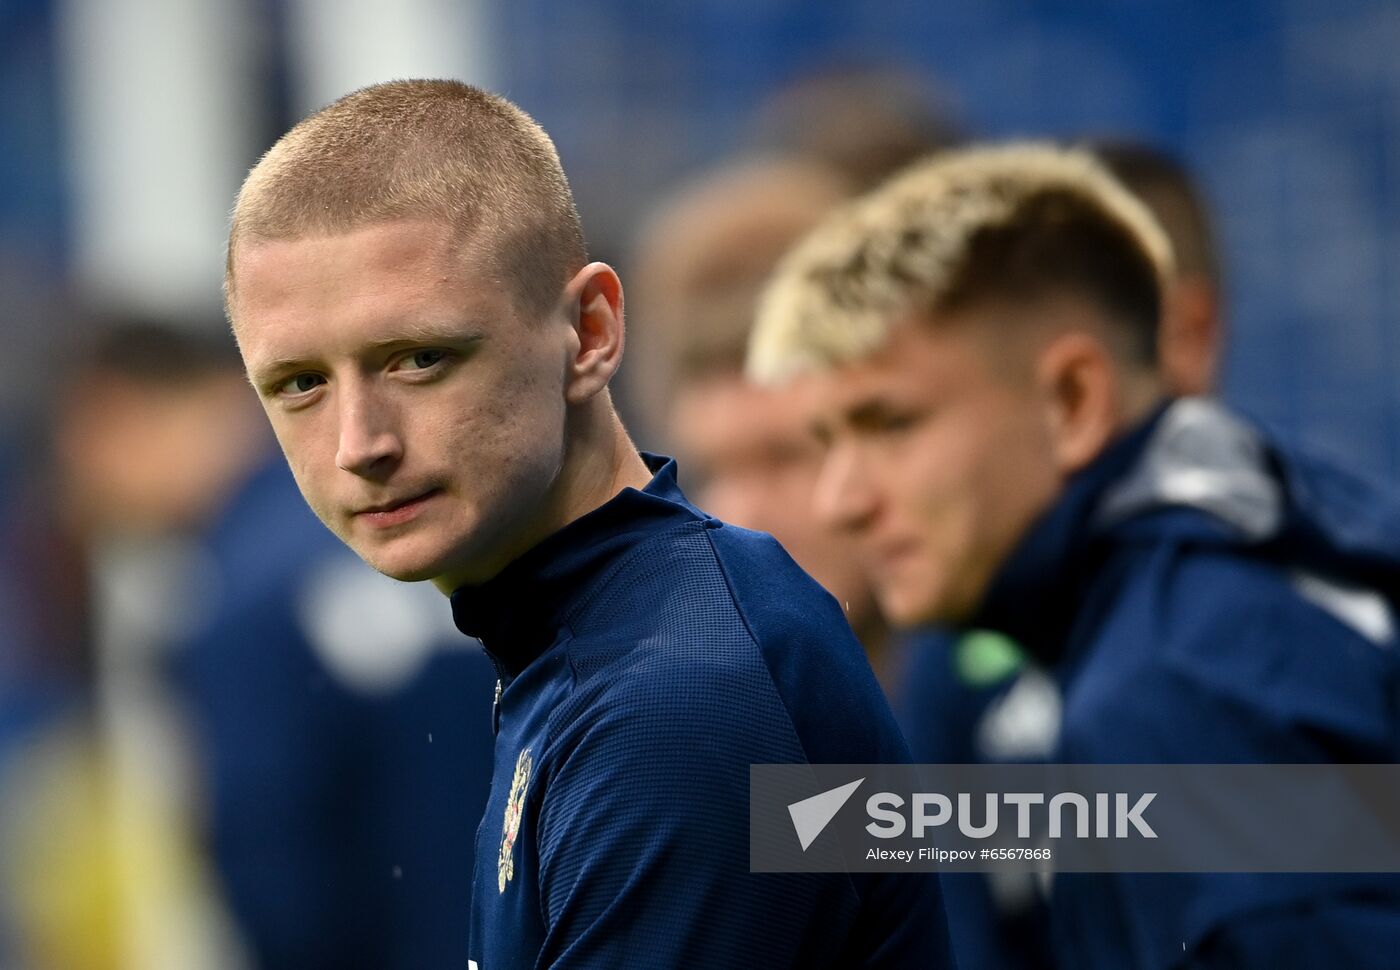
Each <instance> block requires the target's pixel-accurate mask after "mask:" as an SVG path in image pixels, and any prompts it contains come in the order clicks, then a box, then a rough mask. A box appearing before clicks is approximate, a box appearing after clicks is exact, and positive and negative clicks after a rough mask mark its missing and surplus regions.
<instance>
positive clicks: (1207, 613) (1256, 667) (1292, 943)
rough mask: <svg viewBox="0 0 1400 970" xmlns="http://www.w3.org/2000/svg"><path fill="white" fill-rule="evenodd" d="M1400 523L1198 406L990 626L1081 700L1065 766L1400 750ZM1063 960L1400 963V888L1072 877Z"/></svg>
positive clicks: (1091, 483) (1165, 415) (1358, 489)
mask: <svg viewBox="0 0 1400 970" xmlns="http://www.w3.org/2000/svg"><path fill="white" fill-rule="evenodd" d="M1397 602H1400V509H1397V507H1396V505H1394V504H1393V503H1392V502H1391V501H1389V500H1388V499H1387V498H1386V497H1385V496H1383V495H1380V494H1378V493H1376V492H1375V491H1373V490H1371V489H1369V488H1368V487H1366V486H1364V485H1362V484H1360V483H1358V482H1357V481H1355V480H1353V479H1351V478H1348V477H1346V476H1344V475H1342V474H1341V473H1339V472H1337V471H1335V470H1332V469H1329V468H1327V467H1325V466H1323V465H1320V464H1318V463H1316V462H1314V461H1311V460H1308V459H1304V458H1301V457H1298V456H1294V455H1291V454H1289V453H1287V452H1285V451H1284V450H1282V449H1280V448H1278V447H1275V446H1273V445H1271V444H1270V443H1269V442H1268V441H1267V440H1266V439H1265V438H1264V437H1263V436H1262V435H1261V434H1260V433H1259V432H1257V431H1256V430H1255V429H1254V428H1252V427H1251V426H1249V425H1248V424H1246V423H1244V422H1243V421H1241V420H1239V419H1238V418H1236V417H1234V416H1233V415H1231V414H1230V413H1229V412H1228V411H1226V410H1225V409H1224V408H1223V407H1221V406H1219V405H1216V404H1213V403H1208V402H1206V401H1202V400H1194V399H1185V400H1181V401H1177V402H1175V403H1173V404H1171V405H1170V406H1168V407H1167V408H1166V409H1165V410H1164V411H1163V412H1161V413H1159V414H1158V415H1156V416H1155V417H1154V418H1153V419H1152V420H1150V421H1149V422H1147V423H1146V424H1145V425H1144V426H1142V427H1140V428H1138V429H1137V430H1135V431H1133V432H1132V433H1130V434H1128V435H1126V436H1125V437H1124V438H1122V439H1121V440H1119V441H1118V442H1116V443H1115V444H1114V445H1113V446H1111V447H1110V448H1109V449H1108V450H1107V451H1106V452H1105V453H1104V454H1103V455H1101V456H1100V457H1099V458H1098V459H1097V460H1096V461H1095V462H1094V463H1093V464H1092V465H1091V466H1090V467H1089V468H1087V469H1086V470H1085V471H1084V472H1082V473H1081V474H1079V475H1078V476H1076V477H1075V478H1074V479H1073V480H1072V481H1071V483H1070V485H1069V487H1068V489H1067V491H1066V492H1065V493H1064V494H1063V495H1062V496H1061V498H1060V499H1059V501H1058V502H1057V503H1056V504H1055V505H1054V506H1053V507H1052V509H1051V510H1050V511H1049V512H1048V514H1046V515H1045V516H1043V517H1042V518H1041V519H1040V520H1039V521H1038V523H1037V524H1036V525H1035V526H1034V527H1033V528H1032V530H1031V532H1030V534H1029V535H1028V536H1027V537H1026V538H1025V539H1024V540H1023V541H1022V542H1021V543H1020V544H1019V546H1018V548H1017V550H1016V551H1015V552H1014V553H1013V555H1012V557H1011V559H1010V561H1009V562H1008V563H1007V564H1006V565H1005V567H1004V568H1003V569H1002V570H1001V571H1000V573H999V574H998V577H997V578H996V579H995V580H994V582H993V585H992V588H991V590H990V592H989V594H988V597H987V600H986V603H985V608H984V609H983V611H982V613H981V615H980V616H979V617H978V618H977V625H978V626H984V627H988V628H992V629H997V630H1000V631H1003V632H1005V633H1007V634H1009V635H1011V636H1012V637H1013V638H1014V639H1016V640H1017V641H1018V642H1020V643H1021V644H1022V645H1024V646H1025V647H1026V648H1027V649H1028V650H1029V651H1030V652H1031V653H1032V654H1033V655H1034V656H1036V657H1037V658H1038V659H1039V660H1040V661H1041V662H1042V663H1044V664H1045V665H1047V666H1048V667H1050V668H1051V669H1053V670H1054V671H1055V672H1056V673H1057V676H1058V679H1059V681H1060V686H1061V689H1062V692H1063V723H1062V726H1061V733H1060V743H1059V750H1058V757H1059V759H1060V760H1063V761H1067V762H1104V763H1136V762H1157V763H1205V762H1217V763H1247V762H1264V763H1316V762H1393V761H1395V760H1397V756H1400V707H1398V706H1397V705H1398V704H1400V656H1398V655H1397V648H1398V646H1400V645H1398V644H1397V636H1396V623H1395V613H1394V607H1395V604H1396V603H1397ZM1050 905H1051V909H1052V919H1053V923H1054V934H1055V948H1056V951H1057V952H1056V956H1057V957H1058V959H1059V961H1060V965H1063V966H1066V967H1075V968H1078V970H1097V968H1104V970H1122V968H1125V967H1134V968H1137V967H1141V968H1165V967H1187V966H1189V967H1193V968H1195V967H1245V968H1252V967H1261V968H1268V970H1284V968H1292V967H1298V968H1305V967H1306V968H1311V967H1323V966H1336V967H1343V966H1344V967H1348V968H1368V967H1377V968H1379V967H1393V966H1395V965H1396V959H1397V957H1396V954H1397V953H1400V876H1389V875H1382V876H1376V875H1349V876H1330V875H1328V876H1317V875H1311V876H1310V875H1272V874H1264V875H1170V876H1168V875H1100V876H1096V875H1081V876H1068V877H1066V876H1060V877H1058V878H1057V879H1056V880H1055V883H1054V887H1053V894H1052V897H1051V904H1050Z"/></svg>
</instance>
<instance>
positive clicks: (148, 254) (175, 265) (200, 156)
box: [58, 0, 259, 319]
mask: <svg viewBox="0 0 1400 970" xmlns="http://www.w3.org/2000/svg"><path fill="white" fill-rule="evenodd" d="M58 8H59V11H60V18H59V44H60V51H61V53H60V56H61V58H62V64H63V72H62V76H63V85H64V95H65V107H66V119H67V138H68V149H69V158H70V171H71V172H72V177H73V188H74V196H75V198H74V209H75V225H74V232H73V239H74V246H75V254H74V255H75V270H76V278H77V282H78V285H79V286H80V288H81V289H82V291H83V292H84V294H85V295H86V296H87V297H88V298H89V299H92V300H94V301H96V302H97V303H98V305H101V306H111V305H115V306H117V307H119V308H127V309H133V310H146V311H152V312H157V313H162V314H166V315H170V316H173V317H176V318H177V319H178V318H179V317H181V316H184V315H190V314H207V313H209V312H210V311H211V310H216V309H217V308H218V306H219V299H220V296H219V285H220V282H221V280H222V270H223V254H224V245H225V234H226V231H227V214H228V210H229V207H230V205H231V204H232V201H233V195H234V193H235V192H236V191H237V188H238V185H239V183H240V181H241V179H242V176H243V173H244V171H245V170H246V168H247V166H248V165H249V164H250V163H251V162H252V161H253V158H252V157H250V153H251V151H252V141H253V139H254V138H255V137H256V131H257V128H256V118H257V112H258V110H259V107H258V105H256V104H254V103H252V102H253V98H255V97H256V96H257V91H258V88H257V87H256V86H255V85H253V84H251V83H250V79H251V71H252V70H253V67H252V57H251V55H252V53H253V45H252V41H253V40H254V39H255V37H256V24H255V23H254V22H253V20H252V18H253V16H254V13H253V11H252V9H251V5H250V4H248V3H246V2H243V0H59V2H58Z"/></svg>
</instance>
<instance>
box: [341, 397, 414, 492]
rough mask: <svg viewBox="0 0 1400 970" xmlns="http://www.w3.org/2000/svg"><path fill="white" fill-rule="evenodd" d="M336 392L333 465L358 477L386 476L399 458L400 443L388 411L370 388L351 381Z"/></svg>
mask: <svg viewBox="0 0 1400 970" xmlns="http://www.w3.org/2000/svg"><path fill="white" fill-rule="evenodd" d="M338 391H339V395H338V398H339V406H340V440H339V442H338V447H337V448H336V453H335V463H336V466H337V467H338V468H343V469H344V470H345V471H347V472H350V473H351V474H353V475H359V476H361V477H362V478H377V477H382V476H384V475H386V474H388V473H389V472H390V471H392V470H393V469H394V468H395V467H397V465H398V463H399V460H400V459H402V458H403V441H402V439H401V438H400V436H399V434H398V432H397V430H396V427H397V425H396V421H395V416H394V413H393V410H392V408H391V407H390V406H389V405H388V404H387V403H386V402H383V401H381V400H379V399H378V398H377V397H376V396H375V395H374V394H373V392H372V391H371V389H369V388H368V387H364V386H361V385H357V384H355V383H353V382H345V383H342V384H341V386H340V388H339V389H338Z"/></svg>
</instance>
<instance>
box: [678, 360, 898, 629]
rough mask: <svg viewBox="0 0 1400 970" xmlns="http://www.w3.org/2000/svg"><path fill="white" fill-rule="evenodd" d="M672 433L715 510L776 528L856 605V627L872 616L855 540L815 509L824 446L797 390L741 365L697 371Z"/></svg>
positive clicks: (739, 521) (808, 566) (698, 493)
mask: <svg viewBox="0 0 1400 970" xmlns="http://www.w3.org/2000/svg"><path fill="white" fill-rule="evenodd" d="M671 432H672V435H673V437H674V438H675V440H676V446H677V450H678V451H679V452H680V454H681V455H682V457H683V458H684V464H683V468H684V470H685V473H686V477H687V480H688V481H695V482H699V483H700V487H699V488H698V489H695V490H693V493H692V494H693V495H694V496H695V499H696V501H697V502H698V503H699V505H700V506H701V507H702V508H704V509H705V511H707V512H709V513H711V514H712V515H715V516H718V517H719V518H721V519H724V520H725V521H726V522H732V523H733V524H735V525H738V526H743V527H744V528H748V529H758V530H760V531H763V532H767V533H770V534H771V535H773V536H774V537H775V538H777V540H778V541H779V542H781V543H782V544H783V546H784V548H786V549H787V551H788V552H789V553H790V554H791V555H792V557H793V559H795V560H797V562H798V564H799V565H800V566H802V568H803V569H805V570H807V572H808V573H810V574H811V575H812V577H813V578H814V579H816V581H817V582H819V583H821V585H822V586H823V587H825V588H826V590H827V591H828V592H830V593H831V594H832V595H833V596H835V597H836V599H837V600H838V601H840V602H841V603H842V604H843V605H844V606H845V607H846V608H847V610H848V611H849V613H850V619H851V623H852V624H853V625H855V626H857V627H858V626H860V625H861V624H863V623H865V622H867V621H868V620H869V619H871V617H870V615H869V614H870V611H871V609H872V607H873V605H874V604H873V602H872V601H871V596H870V591H869V584H868V583H867V582H866V581H865V577H864V575H863V573H862V572H861V570H860V566H859V564H858V563H857V562H856V561H855V557H854V555H853V552H854V550H853V549H852V543H851V540H850V538H849V537H847V536H845V535H843V534H841V533H840V532H838V531H836V530H835V529H832V528H831V527H830V526H828V525H827V524H826V523H823V522H819V521H817V519H816V517H815V516H814V515H813V510H812V497H813V490H814V488H815V486H816V483H817V473H818V471H819V470H820V464H821V448H820V446H819V445H818V444H817V442H816V440H815V439H813V438H812V437H811V435H810V434H809V433H808V431H807V426H806V423H805V421H804V412H803V410H802V400H801V398H800V397H799V396H798V395H797V394H795V393H793V392H792V391H791V390H784V389H778V390H773V389H769V388H763V387H756V386H754V385H753V384H750V383H749V382H747V381H745V380H744V379H743V376H742V375H741V374H737V373H736V374H732V375H731V374H718V375H715V376H710V377H703V378H695V379H692V380H689V381H687V382H685V383H684V384H682V385H681V386H680V387H679V388H678V389H677V391H676V398H675V405H674V408H673V412H672V417H671Z"/></svg>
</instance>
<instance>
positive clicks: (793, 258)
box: [748, 143, 1172, 383]
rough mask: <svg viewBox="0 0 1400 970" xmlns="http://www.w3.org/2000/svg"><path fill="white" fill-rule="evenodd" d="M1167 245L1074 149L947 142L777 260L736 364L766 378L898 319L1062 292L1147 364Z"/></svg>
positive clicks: (855, 348)
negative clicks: (1086, 306)
mask: <svg viewBox="0 0 1400 970" xmlns="http://www.w3.org/2000/svg"><path fill="white" fill-rule="evenodd" d="M1171 274H1172V255H1171V247H1170V244H1169V243H1168V241H1167V237H1166V235H1165V233H1163V231H1162V229H1161V227H1160V226H1159V225H1158V224H1157V222H1156V220H1155V219H1154V218H1153V217H1152V215H1151V214H1150V213H1149V212H1148V210H1147V208H1146V207H1145V206H1144V205H1143V204H1142V203H1141V202H1140V201H1138V200H1137V199H1136V198H1135V197H1134V196H1132V195H1131V194H1130V193H1129V192H1128V191H1127V190H1126V189H1125V188H1123V187H1122V186H1121V185H1119V184H1118V182H1116V181H1115V180H1114V179H1113V178H1112V176H1110V175H1109V174H1108V172H1107V171H1106V170H1105V169H1104V167H1103V166H1102V165H1101V164H1100V163H1099V162H1098V161H1096V160H1095V159H1094V157H1093V156H1092V155H1091V154H1089V153H1088V152H1085V151H1080V150H1073V149H1064V148H1058V147H1055V146H1052V145H1048V144H1041V143H1017V144H1008V145H1002V146H997V147H980V148H968V149H962V150H954V151H949V152H945V153H942V154H939V155H937V156H935V157H934V158H932V159H931V160H927V161H922V162H919V163H916V164H915V165H913V166H911V167H910V168H908V169H905V170H904V171H903V172H902V173H900V174H898V175H896V176H895V177H894V178H893V179H892V180H891V181H889V182H887V183H886V184H885V185H884V186H882V187H880V188H878V189H876V190H875V191H874V192H872V193H870V194H868V195H866V196H864V197H862V198H860V199H857V200H856V201H854V202H852V203H849V204H847V205H845V206H843V207H841V208H840V209H838V210H837V211H835V212H833V213H832V215H830V216H829V217H828V218H826V219H825V220H823V222H822V223H821V224H820V225H819V226H818V227H817V228H816V229H815V230H813V231H812V232H811V233H810V234H809V235H808V236H807V237H806V238H804V239H803V241H802V242H801V243H799V244H798V245H797V247H796V248H795V249H794V250H793V251H792V252H791V253H789V254H788V255H787V256H786V257H785V258H784V259H783V261H782V262H781V263H780V265H779V267H778V269H777V271H776V272H775V274H774V276H773V278H772V279H771V280H770V282H769V284H768V286H767V287H766V288H765V291H764V294H763V296H762V298H761V299H760V301H759V309H758V317H757V321H756V324H755V327H754V330H753V334H752V336H751V339H750V342H749V357H748V371H749V374H750V376H751V377H752V378H754V379H755V380H758V381H760V382H764V383H778V382H781V381H784V380H786V379H788V378H791V377H793V376H795V375H797V374H800V373H802V372H804V371H810V370H822V369H827V368H830V367H833V366H837V365H839V364H842V363H847V362H851V361H855V360H859V359H861V358H864V357H866V356H869V355H870V354H872V353H874V352H876V351H877V350H879V348H880V347H881V346H883V344H884V343H885V341H886V340H887V339H888V338H889V335H890V332H891V329H892V328H893V327H894V326H895V325H896V324H898V323H899V322H900V321H902V320H905V319H908V318H910V317H915V318H918V319H921V320H929V319H930V318H932V317H935V316H938V315H946V314H951V313H955V312H957V311H959V310H964V309H967V308H968V307H970V306H979V305H983V304H992V303H1003V304H1005V303H1010V304H1020V303H1030V302H1034V301H1036V300H1040V299H1044V298H1047V297H1051V296H1056V295H1061V294H1068V295H1072V296H1075V297H1080V298H1084V299H1087V300H1089V301H1091V302H1092V303H1093V304H1095V305H1096V306H1097V307H1099V308H1100V309H1102V310H1103V311H1104V313H1105V316H1106V317H1107V319H1108V320H1109V321H1110V322H1111V323H1112V324H1114V325H1115V329H1117V330H1119V331H1121V332H1122V334H1123V336H1124V338H1125V339H1124V340H1122V341H1119V344H1120V345H1121V346H1122V347H1123V348H1124V349H1125V353H1126V354H1128V355H1130V356H1131V357H1132V358H1133V360H1134V362H1135V363H1142V364H1144V365H1147V366H1151V365H1152V364H1153V362H1154V361H1155V353H1156V351H1155V347H1156V330H1157V326H1158V323H1159V320H1160V315H1161V308H1162V294H1163V292H1164V287H1165V285H1166V281H1167V280H1169V279H1170V278H1171Z"/></svg>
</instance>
